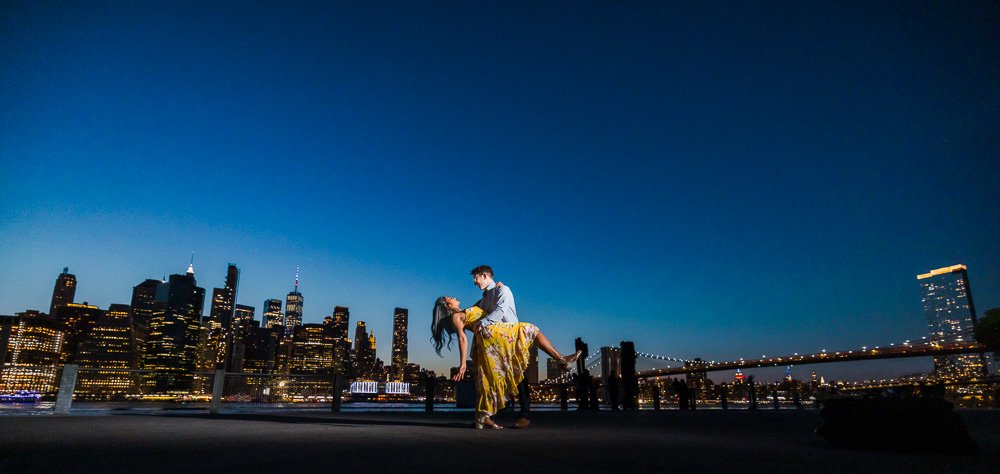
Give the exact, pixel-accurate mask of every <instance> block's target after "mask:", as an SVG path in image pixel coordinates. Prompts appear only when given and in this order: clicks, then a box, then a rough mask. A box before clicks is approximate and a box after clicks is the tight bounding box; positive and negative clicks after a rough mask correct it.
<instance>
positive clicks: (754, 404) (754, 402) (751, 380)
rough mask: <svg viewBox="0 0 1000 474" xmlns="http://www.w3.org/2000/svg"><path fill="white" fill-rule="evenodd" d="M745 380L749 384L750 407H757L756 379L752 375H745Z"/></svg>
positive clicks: (754, 408) (753, 408) (752, 408)
mask: <svg viewBox="0 0 1000 474" xmlns="http://www.w3.org/2000/svg"><path fill="white" fill-rule="evenodd" d="M747 381H748V382H749V385H750V409H751V410H756V409H757V381H756V380H754V378H753V375H751V376H749V377H747Z"/></svg>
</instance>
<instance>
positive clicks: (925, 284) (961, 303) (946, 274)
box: [917, 265, 986, 380]
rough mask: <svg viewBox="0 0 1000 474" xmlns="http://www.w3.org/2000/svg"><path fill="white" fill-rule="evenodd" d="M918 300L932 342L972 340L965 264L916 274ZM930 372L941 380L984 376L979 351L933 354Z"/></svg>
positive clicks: (972, 312) (972, 313) (973, 310)
mask: <svg viewBox="0 0 1000 474" xmlns="http://www.w3.org/2000/svg"><path fill="white" fill-rule="evenodd" d="M917 281H919V282H920V291H921V303H922V304H923V307H924V315H926V316H927V326H928V329H929V332H930V339H931V341H932V342H939V343H950V342H973V341H975V335H974V334H973V329H974V328H975V325H976V307H975V305H974V304H973V302H972V290H971V288H970V287H969V273H968V269H967V268H966V266H965V265H952V266H950V267H943V268H938V269H936V270H931V271H930V272H928V273H924V274H921V275H917ZM934 372H935V374H937V375H938V376H939V377H942V378H944V379H951V380H954V379H970V378H976V377H981V376H984V375H986V360H985V357H984V356H983V355H982V354H959V355H947V356H935V357H934Z"/></svg>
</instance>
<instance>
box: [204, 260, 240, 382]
mask: <svg viewBox="0 0 1000 474" xmlns="http://www.w3.org/2000/svg"><path fill="white" fill-rule="evenodd" d="M239 283H240V270H239V268H236V265H233V264H232V263H230V264H229V265H228V267H227V268H226V282H225V284H224V285H223V286H222V288H213V289H212V306H211V309H210V311H209V316H210V318H209V324H208V331H209V332H208V343H207V346H206V347H205V348H204V349H203V353H202V359H203V360H205V361H210V360H211V359H213V358H214V359H215V364H214V367H207V368H210V369H212V368H226V369H227V370H228V369H230V367H228V366H227V362H226V361H227V359H228V358H230V357H231V355H232V347H233V342H234V341H233V339H234V334H233V332H232V327H233V317H234V313H235V310H236V292H237V288H238V286H239ZM203 365H206V366H210V365H212V364H210V363H207V362H206V364H203Z"/></svg>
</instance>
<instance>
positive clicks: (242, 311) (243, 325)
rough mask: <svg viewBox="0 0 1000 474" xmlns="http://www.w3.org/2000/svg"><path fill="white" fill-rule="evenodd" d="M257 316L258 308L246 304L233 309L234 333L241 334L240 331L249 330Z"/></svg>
mask: <svg viewBox="0 0 1000 474" xmlns="http://www.w3.org/2000/svg"><path fill="white" fill-rule="evenodd" d="M256 314H257V308H254V307H253V306H247V305H245V304H238V305H236V307H235V308H234V309H233V331H234V332H235V333H237V334H239V333H240V331H245V330H247V329H249V328H250V323H251V322H253V321H254V317H255V316H256Z"/></svg>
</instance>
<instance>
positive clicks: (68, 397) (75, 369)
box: [55, 364, 80, 415]
mask: <svg viewBox="0 0 1000 474" xmlns="http://www.w3.org/2000/svg"><path fill="white" fill-rule="evenodd" d="M79 369H80V366H78V365H76V364H66V365H64V366H63V369H62V377H61V378H60V379H59V393H58V394H56V407H55V414H56V415H69V408H70V406H71V405H72V404H73V391H74V390H76V376H77V374H78V373H79Z"/></svg>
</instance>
